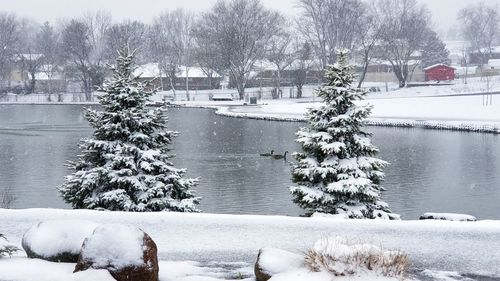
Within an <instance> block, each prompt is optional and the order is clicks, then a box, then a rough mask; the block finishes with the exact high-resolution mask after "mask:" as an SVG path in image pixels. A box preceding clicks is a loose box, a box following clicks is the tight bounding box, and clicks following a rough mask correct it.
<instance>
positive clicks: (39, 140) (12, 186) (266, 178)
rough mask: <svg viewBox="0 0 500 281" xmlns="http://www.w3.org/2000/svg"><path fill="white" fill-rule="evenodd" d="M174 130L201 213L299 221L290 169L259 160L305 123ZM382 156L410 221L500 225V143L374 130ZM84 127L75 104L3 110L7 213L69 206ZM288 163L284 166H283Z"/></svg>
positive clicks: (186, 115)
mask: <svg viewBox="0 0 500 281" xmlns="http://www.w3.org/2000/svg"><path fill="white" fill-rule="evenodd" d="M168 115H169V118H170V122H169V126H170V128H172V129H174V130H179V131H180V132H181V135H180V136H179V137H178V138H176V139H175V141H174V145H173V149H174V153H175V154H177V158H175V159H174V162H175V164H176V165H177V166H178V167H185V168H187V169H188V176H191V177H200V179H201V182H200V185H199V186H198V187H197V188H196V190H197V194H198V195H200V196H202V197H203V200H202V204H201V206H200V209H202V210H203V211H204V212H213V213H232V214H272V215H274V214H280V215H292V216H296V215H299V214H301V210H300V209H298V208H297V207H296V206H295V205H294V204H293V203H292V202H291V197H290V195H289V194H288V190H287V187H288V186H289V185H291V181H290V165H289V163H286V162H284V161H281V160H271V159H269V158H265V157H261V156H259V153H263V152H268V151H270V150H271V149H274V150H275V151H277V153H283V152H284V151H289V152H292V151H295V150H297V149H298V148H299V147H298V145H297V144H296V143H295V142H294V133H295V131H296V130H297V129H298V128H299V127H300V126H304V125H305V124H304V123H288V122H268V121H257V120H247V119H233V118H226V117H220V116H217V115H215V114H214V113H213V112H212V111H211V110H201V109H170V110H169V112H168ZM370 131H371V132H373V133H374V137H373V139H374V143H375V144H376V145H377V146H379V148H380V152H381V153H380V157H381V158H382V159H384V160H387V161H389V162H391V164H392V165H391V166H390V167H388V168H387V169H386V173H387V178H386V181H385V187H386V188H387V191H386V192H385V193H384V194H383V198H384V200H386V201H387V202H388V203H389V204H390V205H391V207H392V209H393V211H395V212H397V213H399V214H401V215H403V217H404V218H407V219H415V218H417V217H418V216H419V215H420V214H422V213H423V212H427V211H433V212H460V213H469V214H471V215H475V216H477V217H478V218H481V219H500V207H498V206H499V205H498V202H500V136H496V135H491V134H478V133H463V132H451V131H435V130H424V129H401V128H381V127H372V128H370ZM90 134H91V129H90V127H89V126H88V125H87V122H86V121H85V119H84V118H83V115H82V107H81V106H77V105H49V106H47V105H0V190H8V192H10V193H11V194H13V195H14V197H15V198H16V200H15V201H14V203H13V207H14V208H31V207H54V208H68V207H69V206H67V205H65V204H64V203H63V202H62V200H61V199H60V198H59V197H58V195H57V191H56V187H57V186H59V185H60V184H61V183H62V180H63V177H64V176H65V175H66V174H67V173H68V170H67V169H66V168H65V166H64V164H65V161H66V160H69V159H74V158H75V157H76V155H77V154H78V149H77V143H78V140H79V139H80V138H82V137H86V136H89V135H90ZM289 160H291V159H289Z"/></svg>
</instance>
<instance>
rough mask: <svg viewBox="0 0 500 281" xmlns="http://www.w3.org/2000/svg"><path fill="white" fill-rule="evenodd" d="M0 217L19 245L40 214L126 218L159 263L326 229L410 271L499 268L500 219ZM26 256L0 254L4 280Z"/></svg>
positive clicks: (238, 258)
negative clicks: (395, 257) (154, 248)
mask: <svg viewBox="0 0 500 281" xmlns="http://www.w3.org/2000/svg"><path fill="white" fill-rule="evenodd" d="M0 217H1V218H2V220H0V230H1V231H2V232H3V233H4V234H5V235H6V237H7V238H8V239H9V240H10V242H12V243H14V244H16V245H20V241H21V238H22V236H23V234H24V233H25V232H26V231H27V230H28V229H29V228H30V227H31V226H32V225H34V224H35V223H36V222H38V221H42V220H61V219H62V220H73V219H78V220H89V221H93V222H97V223H122V224H131V225H134V226H137V227H140V228H141V229H142V230H144V231H145V232H146V233H148V234H149V235H150V236H151V237H152V238H153V240H154V241H155V242H156V244H157V245H158V250H159V252H158V254H159V259H160V260H161V262H163V263H165V262H186V261H189V262H198V263H202V264H209V263H219V264H224V263H226V264H231V263H232V264H235V263H237V264H240V265H243V264H244V265H245V266H243V267H244V268H247V269H248V268H251V267H252V266H253V262H254V261H255V258H256V257H257V253H258V250H259V249H260V248H263V247H274V248H280V249H284V250H289V251H293V252H302V251H304V250H306V249H308V248H309V247H311V246H312V245H313V243H314V242H315V241H316V240H318V239H319V238H322V237H325V236H327V235H332V234H333V235H340V236H344V237H348V238H350V239H353V240H354V241H362V242H370V243H373V244H375V245H383V246H384V248H387V249H398V250H401V251H404V252H405V253H407V254H408V256H409V257H410V259H411V262H412V269H411V271H412V272H417V273H421V272H422V271H423V270H432V271H454V272H459V273H460V274H471V275H482V276H489V277H491V278H500V268H498V266H497V265H498V263H499V262H500V243H498V237H499V235H500V221H491V220H485V221H478V222H451V221H377V220H335V219H328V218H300V217H285V216H258V215H221V214H192V213H191V214H189V213H169V212H157V213H127V212H102V211H90V210H60V209H22V210H7V209H0ZM458 253H459V254H458ZM30 262H31V263H32V262H33V261H31V260H27V259H26V258H24V254H22V253H20V254H18V255H17V256H16V257H15V258H14V259H8V258H4V259H0V280H4V279H6V280H9V279H8V276H4V275H2V274H3V273H2V272H3V270H5V269H6V268H9V267H11V266H12V265H13V264H15V263H24V264H25V265H26V263H28V264H29V263H30ZM36 270H37V269H36V267H35V268H34V269H30V270H27V271H29V272H30V273H31V275H32V276H37V274H43V273H40V272H36ZM239 270H241V267H240V269H239ZM32 271H33V272H32ZM29 272H28V273H29ZM5 274H7V273H5ZM249 274H251V273H249ZM16 280H17V279H16ZM22 280H39V279H36V278H35V279H29V278H27V279H22ZM44 280H45V279H44ZM164 280H170V279H164ZM193 280H196V279H193ZM202 280H203V279H202ZM449 280H454V279H449ZM457 280H461V279H457ZM492 280H494V279H492Z"/></svg>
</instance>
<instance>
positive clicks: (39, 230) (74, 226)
mask: <svg viewBox="0 0 500 281" xmlns="http://www.w3.org/2000/svg"><path fill="white" fill-rule="evenodd" d="M97 226H98V224H97V223H94V222H91V221H85V220H53V221H43V222H39V223H37V224H36V225H34V226H32V227H31V228H30V229H29V230H28V231H27V232H26V233H25V234H24V236H23V243H24V244H26V245H27V246H28V247H29V248H30V249H31V250H32V251H33V252H34V253H35V254H37V255H40V256H42V257H52V256H56V255H58V254H61V253H71V254H75V255H78V254H79V253H80V250H81V248H82V243H83V240H85V238H86V237H88V236H89V235H90V234H92V231H94V229H95V228H96V227H97Z"/></svg>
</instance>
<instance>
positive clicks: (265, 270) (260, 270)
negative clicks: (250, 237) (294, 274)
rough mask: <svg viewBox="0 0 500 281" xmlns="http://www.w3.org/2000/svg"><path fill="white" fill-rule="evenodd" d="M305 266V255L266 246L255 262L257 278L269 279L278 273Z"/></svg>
mask: <svg viewBox="0 0 500 281" xmlns="http://www.w3.org/2000/svg"><path fill="white" fill-rule="evenodd" d="M303 267H304V256H302V255H298V254H295V253H291V252H287V251H283V250H280V249H272V248H264V249H260V250H259V255H258V256H257V261H256V262H255V268H254V272H255V278H256V280H257V281H267V280H269V279H271V277H273V276H274V275H276V274H279V273H283V272H288V271H290V270H294V269H297V268H303Z"/></svg>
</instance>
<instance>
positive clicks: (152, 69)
mask: <svg viewBox="0 0 500 281" xmlns="http://www.w3.org/2000/svg"><path fill="white" fill-rule="evenodd" d="M134 75H140V78H139V81H150V82H151V84H152V85H153V86H154V87H156V88H158V89H162V90H165V91H168V90H171V88H172V87H171V86H172V85H171V83H170V78H169V77H168V76H167V75H166V74H165V73H164V72H163V71H161V70H160V68H159V67H158V64H157V63H148V64H143V65H141V66H139V67H138V68H137V69H136V70H135V72H134ZM186 80H187V81H186ZM221 80H222V77H221V76H220V75H219V74H217V73H215V72H213V74H212V76H211V77H209V76H208V75H207V74H206V73H205V72H204V71H203V70H202V69H201V68H200V67H195V66H190V67H186V66H179V67H178V71H177V73H176V76H175V79H174V81H173V83H172V84H173V86H174V88H175V89H176V90H186V87H188V89H189V90H209V89H218V88H220V84H221Z"/></svg>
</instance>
